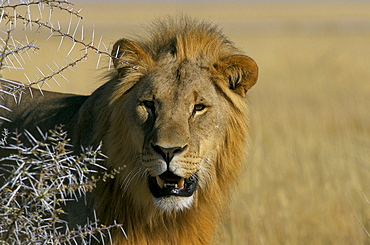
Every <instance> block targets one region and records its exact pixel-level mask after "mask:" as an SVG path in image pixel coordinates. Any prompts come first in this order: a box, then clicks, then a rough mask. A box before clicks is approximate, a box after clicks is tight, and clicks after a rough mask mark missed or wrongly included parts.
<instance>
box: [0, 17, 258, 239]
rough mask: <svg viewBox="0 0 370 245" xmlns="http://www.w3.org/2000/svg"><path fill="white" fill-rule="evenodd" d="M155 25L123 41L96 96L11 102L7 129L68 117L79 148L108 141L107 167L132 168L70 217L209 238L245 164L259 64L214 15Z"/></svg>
mask: <svg viewBox="0 0 370 245" xmlns="http://www.w3.org/2000/svg"><path fill="white" fill-rule="evenodd" d="M149 33H150V35H149V38H147V39H146V38H143V39H139V40H137V41H135V42H133V41H130V40H128V39H121V40H119V41H118V42H116V44H115V45H114V47H113V51H112V54H113V55H114V56H116V57H117V58H116V59H114V67H115V72H114V75H113V76H112V78H111V79H110V80H109V81H108V82H107V83H105V84H104V85H102V86H101V87H100V88H98V89H97V90H96V91H95V92H94V93H92V94H91V95H90V96H79V95H70V94H61V93H53V92H44V95H43V96H41V95H37V93H35V94H34V98H33V99H31V98H29V97H25V96H24V97H23V99H22V103H21V104H20V105H19V106H17V105H13V104H11V103H12V100H9V101H6V102H5V106H8V107H11V108H12V110H13V112H12V113H11V114H10V113H9V114H6V115H3V116H5V117H8V118H10V119H11V120H12V123H11V124H9V123H4V124H3V125H2V126H1V127H2V128H4V127H7V128H9V129H11V130H15V128H17V129H18V131H22V130H23V129H25V128H27V129H29V130H30V131H31V132H32V130H33V129H35V128H36V126H38V127H40V128H41V129H43V130H47V129H49V128H53V127H54V125H55V124H64V125H65V128H66V129H67V130H68V132H69V134H70V135H71V137H72V140H73V144H74V145H75V146H76V149H80V146H85V147H87V146H91V145H93V146H96V145H98V144H99V143H100V142H101V141H102V142H103V152H104V153H105V154H106V155H107V156H108V159H107V160H106V161H105V163H104V164H105V166H106V167H107V168H108V169H113V168H117V167H124V168H123V170H122V171H121V172H120V173H119V174H118V175H117V176H116V177H115V178H114V179H112V180H110V181H107V182H101V183H98V186H97V189H96V190H94V192H93V193H92V197H91V200H89V205H88V207H86V206H84V202H77V203H75V204H73V205H71V206H70V207H68V213H69V222H70V224H71V225H74V224H80V223H83V222H85V221H86V218H87V217H88V216H89V215H90V214H91V210H93V209H95V210H96V212H97V216H98V219H99V220H100V222H101V223H102V224H105V225H109V224H112V223H113V222H114V221H116V222H117V223H121V224H123V227H124V230H125V232H126V234H127V238H126V237H125V236H124V235H123V234H122V233H121V232H113V234H112V239H113V243H114V244H140V245H142V244H155V245H157V244H211V243H212V242H214V234H215V232H216V230H217V228H218V226H219V224H220V221H221V216H222V214H223V213H224V210H225V208H226V206H227V204H228V203H229V194H230V191H231V189H232V187H234V186H235V184H236V180H237V177H238V175H239V173H240V171H241V168H242V166H243V165H244V164H245V162H246V158H247V143H248V138H249V133H248V106H247V102H246V99H245V97H246V93H247V91H248V90H249V89H250V88H251V87H252V86H253V85H254V84H255V83H256V80H257V74H258V68H257V65H256V63H255V62H254V61H253V60H252V59H251V58H249V57H247V56H245V55H243V54H241V52H240V51H239V50H238V49H236V48H235V47H234V46H233V44H232V43H231V42H230V41H229V40H228V39H227V38H226V37H225V36H224V35H223V34H221V32H220V31H219V29H218V28H217V27H215V26H214V25H212V24H209V23H204V22H199V21H196V20H193V19H190V18H186V17H183V18H179V19H170V20H166V21H157V22H155V23H154V25H153V28H152V29H151V31H150V32H149ZM76 151H77V150H76Z"/></svg>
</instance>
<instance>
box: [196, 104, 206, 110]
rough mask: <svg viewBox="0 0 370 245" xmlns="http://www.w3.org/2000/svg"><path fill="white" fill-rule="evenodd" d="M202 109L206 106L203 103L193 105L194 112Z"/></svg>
mask: <svg viewBox="0 0 370 245" xmlns="http://www.w3.org/2000/svg"><path fill="white" fill-rule="evenodd" d="M204 109H206V106H205V105H203V104H196V105H194V111H195V112H200V111H203V110H204Z"/></svg>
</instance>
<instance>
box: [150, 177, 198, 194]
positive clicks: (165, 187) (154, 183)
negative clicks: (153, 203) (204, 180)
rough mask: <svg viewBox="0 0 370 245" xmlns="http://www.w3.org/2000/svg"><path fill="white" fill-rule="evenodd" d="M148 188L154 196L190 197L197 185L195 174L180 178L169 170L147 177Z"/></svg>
mask: <svg viewBox="0 0 370 245" xmlns="http://www.w3.org/2000/svg"><path fill="white" fill-rule="evenodd" d="M148 182H149V189H150V192H151V193H152V195H153V196H154V197H155V198H160V197H165V196H182V197H190V196H191V195H193V193H194V191H195V189H196V187H197V183H198V180H197V177H196V175H193V176H191V177H190V178H187V179H185V178H181V177H179V176H177V175H175V174H173V173H172V172H170V171H166V172H164V173H163V174H161V175H159V176H156V177H152V176H150V177H149V179H148Z"/></svg>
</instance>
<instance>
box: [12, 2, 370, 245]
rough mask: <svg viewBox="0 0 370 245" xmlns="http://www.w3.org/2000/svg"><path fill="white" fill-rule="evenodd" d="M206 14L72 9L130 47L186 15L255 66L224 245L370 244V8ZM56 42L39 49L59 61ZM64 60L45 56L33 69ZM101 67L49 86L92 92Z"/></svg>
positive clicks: (129, 7) (205, 8)
mask: <svg viewBox="0 0 370 245" xmlns="http://www.w3.org/2000/svg"><path fill="white" fill-rule="evenodd" d="M210 5H211V3H196V2H191V3H180V2H178V3H161V4H159V3H152V4H149V3H117V2H116V3H105V4H104V5H99V3H78V4H77V6H76V8H79V7H82V8H83V11H82V14H83V16H84V17H85V18H84V23H85V25H86V28H85V30H86V31H87V30H88V27H89V26H90V27H91V26H92V25H93V24H94V25H95V33H96V35H102V36H103V38H104V40H105V41H106V42H107V43H109V42H114V41H115V40H117V39H118V38H120V37H124V36H125V37H130V36H133V35H134V34H136V33H137V32H138V31H139V30H142V28H141V24H143V23H146V22H147V21H150V20H152V19H153V18H155V17H159V16H162V15H165V14H170V13H180V12H181V13H182V12H183V13H188V14H190V15H192V16H195V17H199V18H202V19H206V20H210V21H214V22H216V23H219V24H220V26H221V27H223V29H224V32H225V33H226V34H227V35H228V36H229V37H230V38H231V39H232V40H233V41H234V42H235V43H236V45H237V46H238V47H240V48H241V49H242V50H244V51H245V53H246V54H248V55H250V56H251V57H253V58H254V59H255V60H256V61H257V63H258V64H259V66H260V74H261V75H260V79H259V81H258V83H257V85H256V86H255V87H254V88H253V89H252V90H251V91H250V93H249V95H250V100H251V108H252V115H251V130H252V144H251V154H250V160H249V164H248V167H247V171H246V173H245V174H244V175H243V177H242V181H241V183H240V185H239V186H238V188H237V189H238V190H237V191H236V192H235V198H234V201H233V203H232V204H231V205H230V206H231V209H230V213H229V215H228V219H227V221H226V222H225V226H224V227H223V229H222V231H221V232H220V244H268V245H270V244H292V245H294V244H370V237H369V235H368V234H366V231H365V230H367V231H370V220H369V218H370V202H369V199H370V113H369V112H370V45H369V43H370V29H369V26H370V20H369V11H368V10H369V9H370V4H369V3H368V2H359V3H356V2H351V3H344V2H340V3H339V2H338V3H333V2H331V3H318V2H314V3H294V2H293V3H289V4H288V3H279V4H274V3H241V2H239V3H232V2H227V3H226V2H218V3H215V4H213V5H212V6H210ZM58 41H59V40H57V41H55V43H54V41H53V40H52V39H51V40H49V41H48V42H47V43H46V44H42V45H46V47H47V48H46V50H48V49H49V50H50V49H52V50H55V46H52V45H56V46H57V45H58ZM48 45H50V48H49V46H48ZM65 46H67V47H65V48H66V50H68V49H69V47H68V45H65ZM44 49H45V48H44ZM40 52H41V51H40ZM63 52H65V50H61V51H60V53H63ZM60 56H62V54H61V55H60ZM56 59H58V54H57V55H54V56H53V57H49V56H48V55H47V54H41V53H40V55H39V56H35V57H34V56H33V57H32V62H34V63H37V64H41V66H42V64H43V63H44V62H46V63H48V60H56ZM95 65H96V59H95V60H94V58H91V59H90V58H89V61H88V62H87V63H86V64H82V65H80V66H81V67H80V68H79V69H76V72H75V73H67V74H65V76H66V77H68V78H69V80H70V83H69V84H68V83H66V82H63V80H62V81H61V87H60V88H58V87H57V86H56V85H55V84H53V83H51V85H53V89H54V90H61V91H68V92H78V93H90V92H91V91H93V90H94V89H95V88H97V86H99V84H100V83H101V82H99V79H100V76H101V75H102V74H103V73H104V71H105V69H103V70H95ZM100 66H101V67H103V63H101V65H100ZM27 73H32V70H31V69H29V70H28V71H27ZM5 75H7V74H5ZM10 76H11V77H17V76H18V74H15V72H14V71H13V72H12V73H11V74H10ZM22 76H23V75H22ZM19 79H22V78H19ZM184 226H185V228H186V224H184Z"/></svg>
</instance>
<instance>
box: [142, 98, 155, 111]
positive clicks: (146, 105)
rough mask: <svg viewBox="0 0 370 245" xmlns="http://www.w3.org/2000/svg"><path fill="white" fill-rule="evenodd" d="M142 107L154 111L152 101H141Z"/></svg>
mask: <svg viewBox="0 0 370 245" xmlns="http://www.w3.org/2000/svg"><path fill="white" fill-rule="evenodd" d="M143 105H144V106H145V107H146V108H149V109H151V110H153V109H154V101H151V100H145V101H143Z"/></svg>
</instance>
